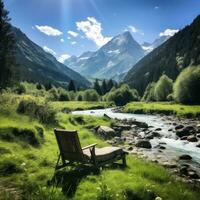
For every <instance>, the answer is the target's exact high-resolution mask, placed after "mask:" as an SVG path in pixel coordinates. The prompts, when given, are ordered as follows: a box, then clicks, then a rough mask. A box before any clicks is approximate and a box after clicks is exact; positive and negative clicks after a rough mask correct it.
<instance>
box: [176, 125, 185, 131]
mask: <svg viewBox="0 0 200 200" xmlns="http://www.w3.org/2000/svg"><path fill="white" fill-rule="evenodd" d="M183 127H184V126H183V125H182V124H179V125H177V126H175V130H179V129H182V128H183Z"/></svg>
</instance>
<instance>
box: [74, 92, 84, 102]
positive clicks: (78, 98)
mask: <svg viewBox="0 0 200 200" xmlns="http://www.w3.org/2000/svg"><path fill="white" fill-rule="evenodd" d="M76 100H77V101H83V96H82V94H80V93H79V94H78V95H77V97H76Z"/></svg>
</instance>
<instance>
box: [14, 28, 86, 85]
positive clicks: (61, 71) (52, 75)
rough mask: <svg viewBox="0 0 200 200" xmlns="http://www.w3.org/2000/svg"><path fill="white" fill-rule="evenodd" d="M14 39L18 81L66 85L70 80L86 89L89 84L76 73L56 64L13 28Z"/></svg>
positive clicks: (48, 55) (54, 60) (60, 64)
mask: <svg viewBox="0 0 200 200" xmlns="http://www.w3.org/2000/svg"><path fill="white" fill-rule="evenodd" d="M12 29H13V33H14V36H15V39H16V45H15V46H16V50H15V52H16V53H15V58H16V63H17V64H18V65H19V71H20V79H21V80H23V81H24V80H25V81H33V82H40V83H42V84H46V83H49V82H50V83H52V84H54V85H57V86H62V85H66V84H67V83H69V81H70V80H71V79H73V80H75V82H76V83H77V85H78V86H81V87H86V86H89V85H90V83H89V81H88V80H86V79H85V78H84V77H82V76H81V75H80V74H78V73H77V72H75V71H73V70H72V69H70V68H68V67H67V66H65V65H63V64H62V63H60V62H58V61H57V60H56V58H55V57H54V56H53V55H51V54H50V53H47V52H45V51H44V50H43V49H42V47H40V46H39V45H37V44H36V43H34V42H33V41H31V40H30V39H29V38H28V37H27V36H26V34H24V33H23V32H22V31H21V30H20V29H19V28H16V27H14V26H13V28H12Z"/></svg>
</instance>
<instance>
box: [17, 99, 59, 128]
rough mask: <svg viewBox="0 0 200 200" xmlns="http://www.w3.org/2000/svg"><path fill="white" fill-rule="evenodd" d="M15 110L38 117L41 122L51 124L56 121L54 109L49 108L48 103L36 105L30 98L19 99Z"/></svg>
mask: <svg viewBox="0 0 200 200" xmlns="http://www.w3.org/2000/svg"><path fill="white" fill-rule="evenodd" d="M17 112H18V113H20V114H25V115H28V116H30V117H33V118H36V119H38V120H39V121H40V122H41V123H44V124H51V123H56V119H55V111H53V110H52V109H50V108H49V106H48V105H46V104H45V105H38V104H37V103H36V102H35V101H32V100H22V101H20V103H19V105H18V108H17Z"/></svg>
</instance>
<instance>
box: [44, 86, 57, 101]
mask: <svg viewBox="0 0 200 200" xmlns="http://www.w3.org/2000/svg"><path fill="white" fill-rule="evenodd" d="M47 98H48V100H51V101H57V100H59V94H58V91H57V89H56V88H54V87H53V88H51V89H50V90H49V92H48V97H47Z"/></svg>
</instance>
